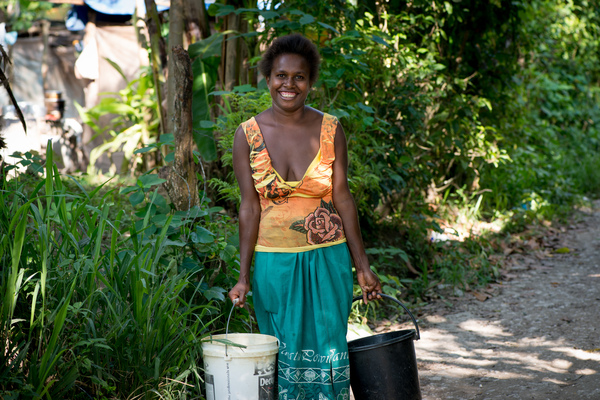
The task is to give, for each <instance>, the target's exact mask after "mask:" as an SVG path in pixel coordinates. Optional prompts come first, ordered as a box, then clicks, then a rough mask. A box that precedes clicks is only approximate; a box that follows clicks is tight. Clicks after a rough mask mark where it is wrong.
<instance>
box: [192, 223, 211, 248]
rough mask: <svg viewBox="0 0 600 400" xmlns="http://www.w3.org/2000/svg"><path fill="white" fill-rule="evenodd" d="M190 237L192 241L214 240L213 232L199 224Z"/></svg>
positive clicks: (203, 242) (207, 241) (205, 242)
mask: <svg viewBox="0 0 600 400" xmlns="http://www.w3.org/2000/svg"><path fill="white" fill-rule="evenodd" d="M190 238H191V239H192V242H194V243H202V244H208V243H212V242H214V240H215V234H214V233H212V232H211V231H209V230H208V229H205V228H202V227H201V226H199V227H197V228H196V232H193V233H192V235H190Z"/></svg>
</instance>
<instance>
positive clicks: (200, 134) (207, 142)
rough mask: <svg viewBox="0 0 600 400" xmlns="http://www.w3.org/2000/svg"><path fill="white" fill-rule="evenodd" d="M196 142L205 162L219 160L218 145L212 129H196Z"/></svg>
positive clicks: (194, 134)
mask: <svg viewBox="0 0 600 400" xmlns="http://www.w3.org/2000/svg"><path fill="white" fill-rule="evenodd" d="M192 135H193V137H194V142H195V143H196V146H197V147H198V152H199V153H200V156H201V157H202V159H204V161H214V160H216V159H217V144H216V143H215V138H214V135H213V132H212V130H211V129H194V132H193V134H192Z"/></svg>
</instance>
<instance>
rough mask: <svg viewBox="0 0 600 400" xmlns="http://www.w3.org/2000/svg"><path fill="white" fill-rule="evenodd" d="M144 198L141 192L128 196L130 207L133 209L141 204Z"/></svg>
mask: <svg viewBox="0 0 600 400" xmlns="http://www.w3.org/2000/svg"><path fill="white" fill-rule="evenodd" d="M145 198H146V196H145V195H144V192H143V191H141V190H138V191H137V192H135V193H133V194H132V195H131V196H129V202H130V203H131V205H132V206H134V207H135V206H137V205H138V204H140V203H141V202H143V201H144V199H145Z"/></svg>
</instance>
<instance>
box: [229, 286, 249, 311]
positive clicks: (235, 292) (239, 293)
mask: <svg viewBox="0 0 600 400" xmlns="http://www.w3.org/2000/svg"><path fill="white" fill-rule="evenodd" d="M249 291H250V283H248V282H244V281H238V283H236V285H235V286H234V287H233V289H231V290H230V291H229V298H230V299H231V301H232V302H233V301H234V300H235V299H237V300H238V302H237V304H235V302H234V304H235V306H236V307H244V305H245V304H246V294H247V293H248V292H249Z"/></svg>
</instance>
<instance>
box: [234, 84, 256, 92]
mask: <svg viewBox="0 0 600 400" xmlns="http://www.w3.org/2000/svg"><path fill="white" fill-rule="evenodd" d="M233 91H234V93H248V92H255V91H256V88H255V87H253V86H252V85H251V84H249V83H247V84H245V85H241V86H234V88H233Z"/></svg>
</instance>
